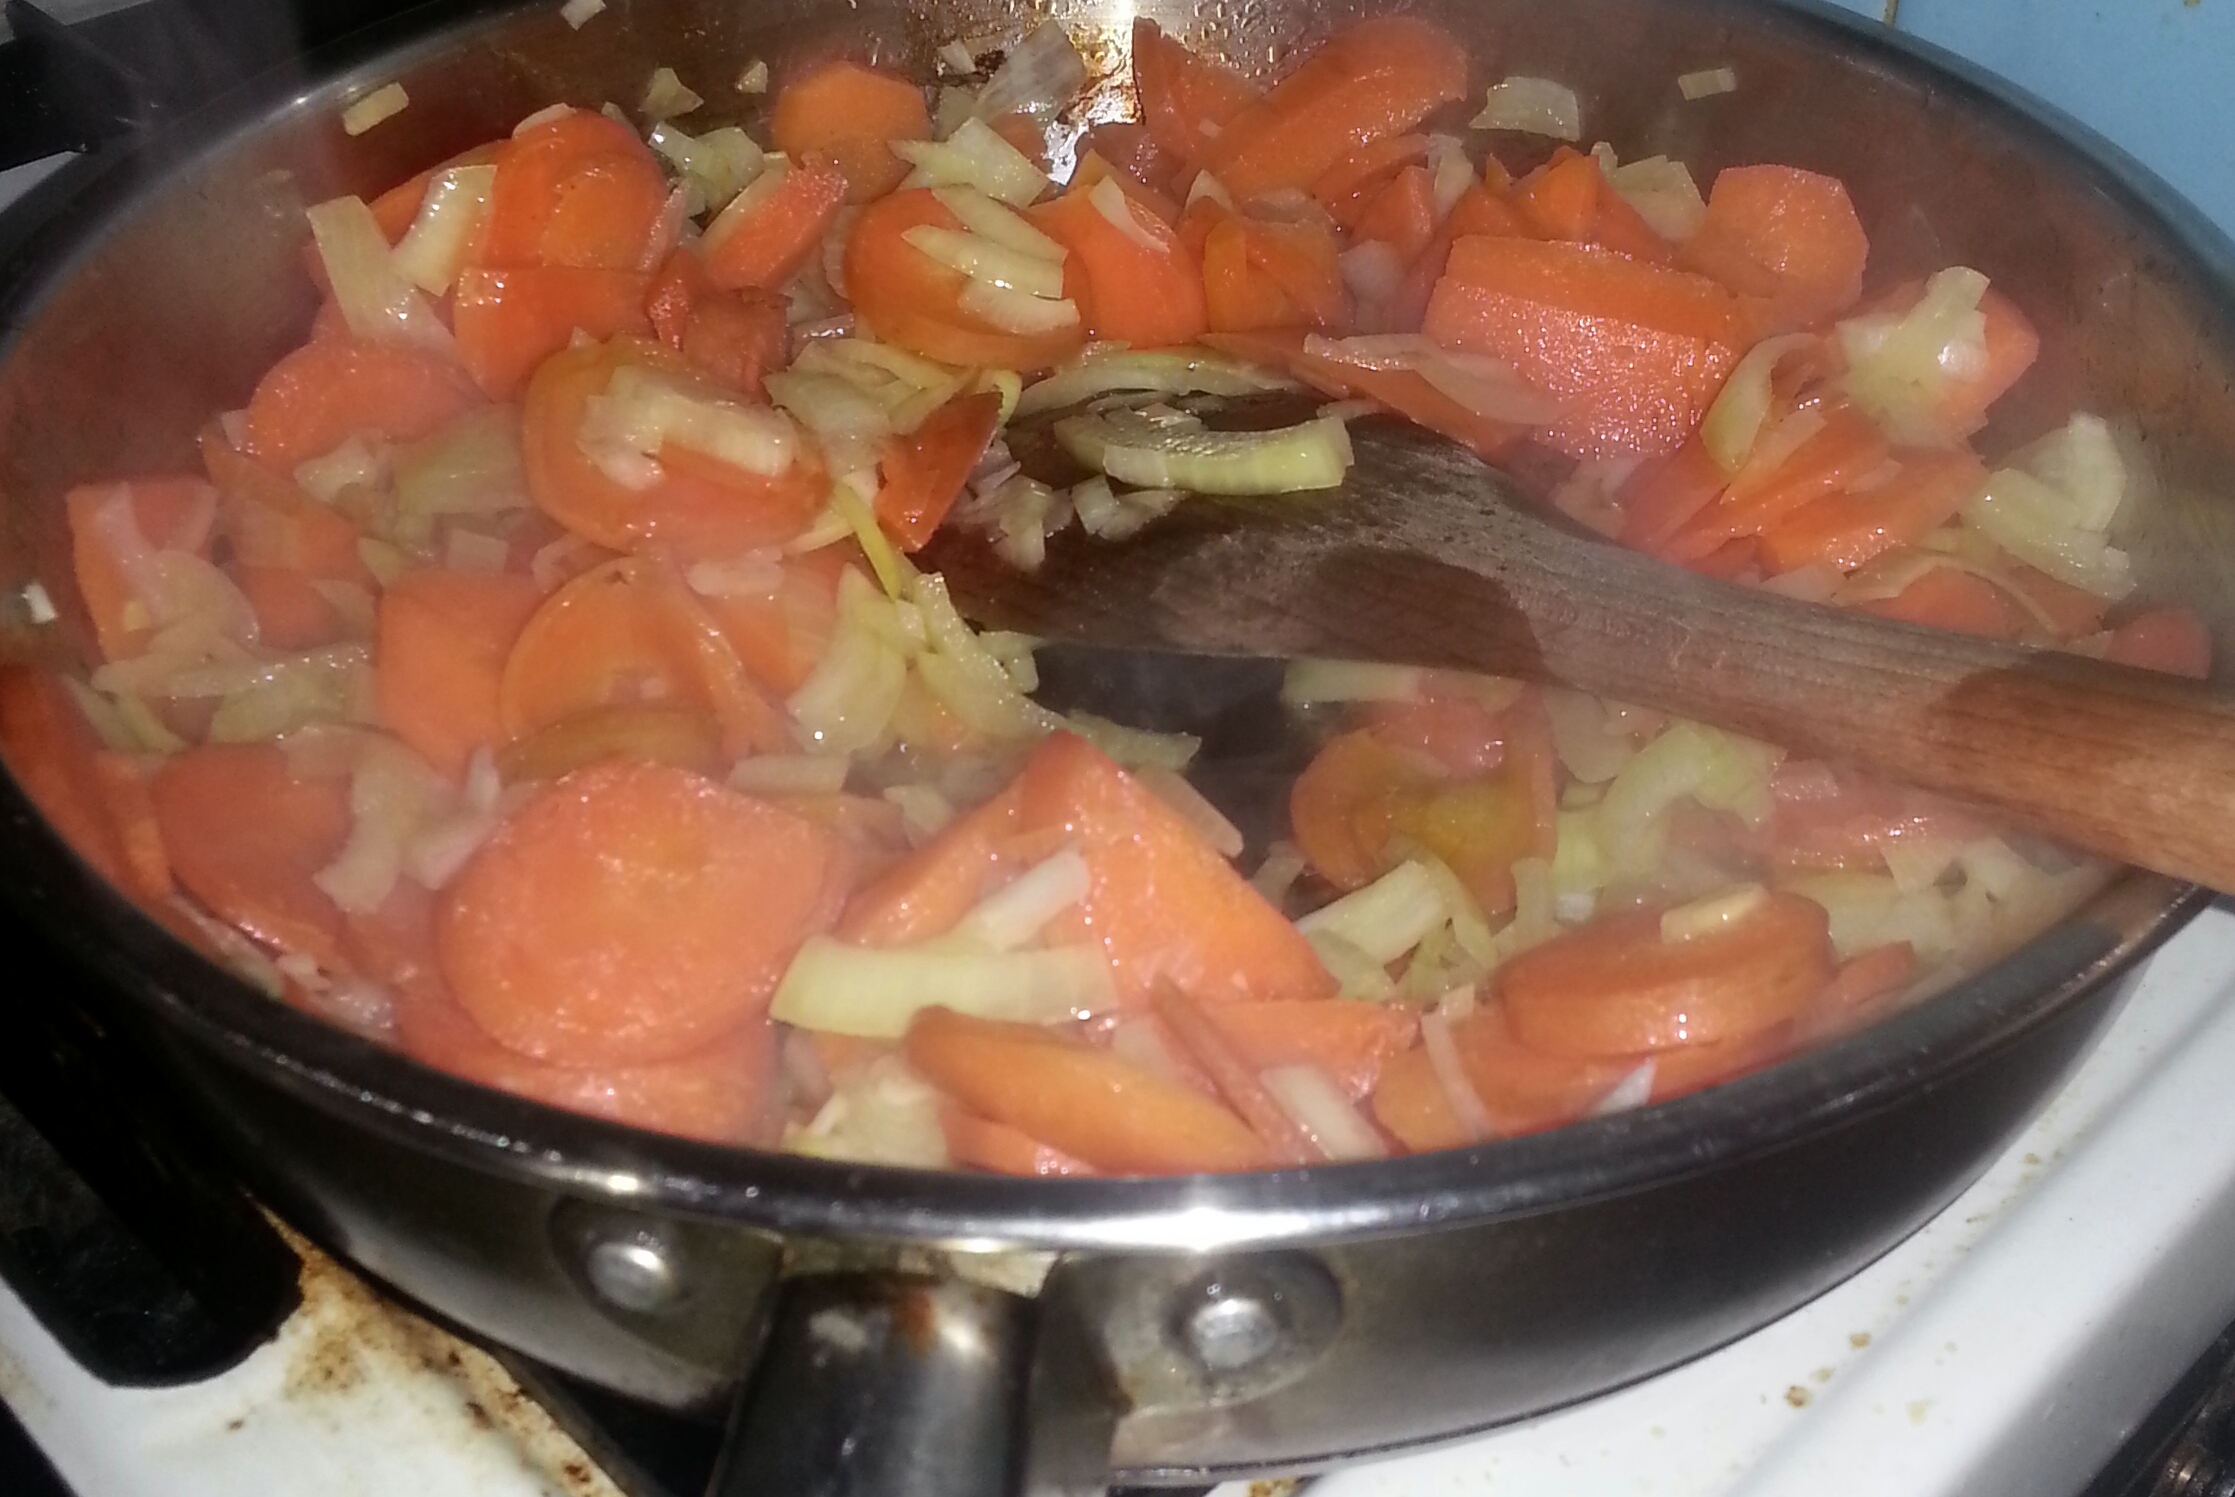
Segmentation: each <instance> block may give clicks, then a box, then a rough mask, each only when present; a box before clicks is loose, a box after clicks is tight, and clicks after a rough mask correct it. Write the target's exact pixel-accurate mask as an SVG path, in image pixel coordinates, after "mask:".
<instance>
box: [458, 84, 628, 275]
mask: <svg viewBox="0 0 2235 1497" xmlns="http://www.w3.org/2000/svg"><path fill="white" fill-rule="evenodd" d="M496 163H497V175H496V183H495V185H494V187H492V188H491V190H490V195H489V222H488V226H487V228H486V229H485V230H484V232H483V235H482V243H481V249H480V253H479V256H478V261H479V263H480V264H483V265H500V266H501V265H571V266H579V267H581V268H583V269H588V270H637V269H639V268H641V262H642V261H643V259H644V257H645V251H646V249H647V248H648V247H649V245H650V244H651V241H652V231H653V228H654V226H655V225H656V224H657V223H658V222H659V217H660V212H661V210H662V209H663V208H664V207H665V206H666V203H667V192H668V189H667V178H666V177H665V176H664V175H663V174H662V173H661V171H660V166H659V162H658V161H656V160H655V159H654V158H653V156H652V151H651V148H650V147H649V146H647V145H645V143H644V142H643V140H642V139H640V138H639V137H638V135H637V133H636V132H635V131H634V130H632V129H630V128H629V127H628V126H627V125H624V124H621V123H619V122H618V121H615V120H610V119H607V118H606V117H605V116H604V115H602V114H599V113H597V112H595V111H593V110H587V109H577V110H572V111H570V112H569V113H566V114H563V115H560V116H558V117H556V118H553V119H547V120H544V121H541V122H540V123H538V124H535V125H531V126H529V127H528V128H527V129H526V130H523V131H520V132H519V133H518V134H516V135H514V136H513V137H512V139H511V140H509V141H507V142H505V143H504V145H503V146H502V147H501V148H500V149H499V151H498V152H497V157H496Z"/></svg>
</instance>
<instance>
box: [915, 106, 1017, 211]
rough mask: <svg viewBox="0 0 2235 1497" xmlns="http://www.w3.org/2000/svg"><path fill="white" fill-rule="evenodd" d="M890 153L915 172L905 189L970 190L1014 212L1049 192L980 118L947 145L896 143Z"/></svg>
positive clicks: (1013, 149)
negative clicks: (953, 188)
mask: <svg viewBox="0 0 2235 1497" xmlns="http://www.w3.org/2000/svg"><path fill="white" fill-rule="evenodd" d="M892 149H893V154H894V155H896V156H898V157H900V159H901V160H903V161H905V162H907V163H908V164H909V165H910V166H911V167H913V168H914V170H913V171H911V172H909V174H908V180H907V181H905V182H903V183H901V186H903V187H971V188H975V189H977V190H978V191H979V192H982V193H984V194H985V195H986V196H987V197H989V198H992V199H993V200H994V201H995V202H997V203H1005V204H1007V205H1008V206H1010V207H1012V208H1022V207H1024V206H1025V205H1026V204H1027V203H1030V202H1032V201H1033V200H1034V199H1036V198H1038V197H1039V196H1040V194H1041V193H1043V192H1045V191H1047V188H1048V178H1047V174H1046V173H1044V172H1042V171H1041V170H1040V168H1039V167H1037V166H1035V165H1033V164H1032V160H1031V158H1030V157H1028V156H1026V155H1025V154H1024V153H1023V152H1022V151H1020V150H1018V149H1017V148H1016V147H1015V146H1013V145H1011V144H1009V142H1008V141H1006V140H1004V139H1002V138H1001V134H1000V132H999V131H997V130H995V129H994V128H993V127H992V126H990V125H988V124H986V122H985V121H983V120H981V119H976V118H971V119H965V120H964V121H963V122H962V123H961V124H959V125H957V126H956V127H955V130H954V133H953V134H951V135H949V136H948V137H947V138H946V139H945V140H938V141H932V140H896V141H894V142H893V143H892Z"/></svg>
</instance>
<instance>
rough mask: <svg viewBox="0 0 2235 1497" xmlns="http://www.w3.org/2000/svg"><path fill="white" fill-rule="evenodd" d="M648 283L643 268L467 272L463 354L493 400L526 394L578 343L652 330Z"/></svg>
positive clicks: (458, 308) (456, 304) (462, 280)
mask: <svg viewBox="0 0 2235 1497" xmlns="http://www.w3.org/2000/svg"><path fill="white" fill-rule="evenodd" d="M648 283H649V278H648V277H647V276H645V275H644V274H643V273H642V272H640V271H636V270H602V269H593V268H588V267H584V266H577V265H509V266H500V267H498V268H495V269H487V270H484V269H475V268H473V267H468V268H467V269H465V270H462V271H460V272H459V273H458V284H457V288H456V289H455V290H454V291H453V292H452V294H451V321H452V325H453V327H454V328H455V330H456V332H457V335H458V357H459V359H460V360H461V361H462V362H463V363H464V364H465V366H466V371H467V372H468V373H469V374H471V375H472V376H473V379H474V383H475V384H477V385H479V386H480V387H481V392H482V393H483V394H484V395H487V396H488V397H489V398H490V399H491V400H508V399H510V398H511V397H512V396H514V395H516V394H518V393H519V390H520V387H521V386H522V385H524V384H526V383H527V380H528V376H529V375H531V374H533V373H534V372H535V367H536V365H538V364H540V363H542V362H543V361H544V360H545V359H546V358H549V357H550V356H551V355H552V354H555V353H557V352H558V351H559V350H560V349H562V348H564V347H566V346H567V344H568V343H570V342H571V341H573V339H574V336H575V334H576V333H577V332H578V331H579V332H582V333H587V334H588V335H589V336H590V337H592V338H597V339H605V338H610V337H612V336H613V335H614V334H616V333H648V332H650V331H651V326H650V324H649V322H648V321H647V320H646V318H645V315H644V292H645V287H646V285H647V284H648Z"/></svg>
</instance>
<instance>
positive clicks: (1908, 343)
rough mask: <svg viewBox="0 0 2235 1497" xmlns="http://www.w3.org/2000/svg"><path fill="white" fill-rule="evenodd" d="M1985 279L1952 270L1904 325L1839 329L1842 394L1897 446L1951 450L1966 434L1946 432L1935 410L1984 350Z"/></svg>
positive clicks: (1932, 283) (1874, 321)
mask: <svg viewBox="0 0 2235 1497" xmlns="http://www.w3.org/2000/svg"><path fill="white" fill-rule="evenodd" d="M1986 290H1987V278H1986V277H1985V276H1983V275H1981V274H1980V273H1979V272H1978V271H1976V270H1972V269H1970V268H1969V267H1967V266H1961V265H1956V266H1950V267H1949V268H1948V269H1946V270H1942V271H1939V272H1937V273H1936V274H1934V275H1933V277H1932V278H1931V279H1930V280H1928V281H1926V282H1925V290H1924V295H1923V296H1921V297H1920V298H1918V301H1917V304H1916V305H1915V306H1914V307H1912V308H1910V309H1909V311H1908V312H1906V313H1904V314H1903V315H1902V316H1900V317H1899V318H1894V319H1888V318H1885V317H1858V318H1849V319H1848V320H1847V321H1845V322H1842V323H1840V324H1839V326H1838V335H1839V341H1840V347H1841V350H1842V352H1844V353H1845V354H1846V357H1847V366H1848V367H1847V373H1846V375H1845V376H1844V377H1843V379H1842V380H1841V387H1842V388H1843V389H1844V390H1845V391H1846V393H1847V395H1848V396H1849V398H1851V399H1852V400H1853V401H1854V402H1855V403H1856V405H1858V406H1860V407H1861V408H1862V409H1863V411H1864V412H1865V413H1866V414H1868V415H1869V416H1871V417H1872V418H1873V419H1874V420H1876V421H1877V422H1878V424H1879V425H1881V426H1883V427H1885V428H1886V431H1887V434H1888V435H1889V436H1891V437H1892V438H1893V439H1894V440H1895V441H1896V442H1901V443H1907V444H1909V445H1912V446H1933V445H1945V444H1947V443H1949V442H1951V441H1954V440H1956V439H1957V438H1959V437H1960V436H1962V435H1963V434H1962V433H1960V432H1951V431H1949V430H1947V423H1946V421H1945V419H1944V418H1942V417H1941V416H1940V415H1939V414H1938V410H1937V407H1938V405H1939V402H1940V397H1941V395H1942V393H1943V392H1944V391H1945V389H1946V388H1947V381H1948V378H1949V375H1950V373H1951V370H1950V368H1949V367H1948V366H1949V364H1950V363H1951V362H1953V363H1954V364H1955V365H1956V366H1957V367H1959V368H1960V367H1962V366H1963V365H1964V364H1965V363H1966V362H1967V361H1969V360H1971V359H1972V358H1973V357H1974V355H1972V354H1970V353H1967V352H1963V351H1961V349H1960V348H1959V345H1977V346H1978V348H1979V349H1980V350H1982V352H1983V350H1984V347H1985V341H1986V319H1985V317H1984V315H1983V314H1982V313H1981V312H1980V311H1979V298H1980V297H1982V296H1984V295H1985V294H1986Z"/></svg>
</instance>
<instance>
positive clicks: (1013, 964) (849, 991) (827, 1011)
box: [768, 936, 1116, 1040]
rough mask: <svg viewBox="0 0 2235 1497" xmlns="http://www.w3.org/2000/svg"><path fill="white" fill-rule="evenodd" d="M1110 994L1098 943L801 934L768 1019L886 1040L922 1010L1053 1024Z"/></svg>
mask: <svg viewBox="0 0 2235 1497" xmlns="http://www.w3.org/2000/svg"><path fill="white" fill-rule="evenodd" d="M1115 1000H1116V990H1115V989H1114V988H1113V987H1112V986H1111V983H1110V964H1109V959H1108V958H1107V957H1105V956H1104V955H1103V954H1102V948H1101V947H1099V946H1051V947H1046V948H1042V949H1037V950H1026V951H989V950H987V949H986V948H984V947H982V946H974V945H972V944H970V943H968V942H967V941H932V942H923V943H919V944H918V945H915V946H896V947H884V948H871V947H863V946H847V945H844V944H842V943H840V942H838V941H834V940H832V939H830V938H829V937H828V936H810V937H808V939H807V942H806V944H805V945H803V946H801V947H800V949H799V954H798V955H797V956H795V957H793V958H792V963H791V965H790V966H789V967H787V968H786V969H785V971H784V976H783V980H782V981H781V982H779V983H778V984H777V985H776V997H775V1000H774V1001H773V1002H772V1003H770V1005H769V1010H768V1012H769V1016H770V1017H771V1018H774V1019H776V1020H778V1021H779V1022H781V1023H785V1024H795V1025H797V1026H799V1027H800V1028H802V1029H815V1030H820V1031H822V1032H823V1033H825V1034H850V1035H856V1036H859V1037H860V1038H862V1039H874V1040H896V1039H899V1038H900V1037H901V1036H902V1035H904V1034H906V1033H907V1032H908V1021H909V1020H910V1019H912V1018H914V1017H915V1015H916V1014H917V1012H918V1011H920V1010H922V1009H926V1008H932V1007H935V1006H936V1007H940V1008H951V1009H953V1010H955V1011H956V1012H957V1013H964V1014H972V1015H975V1016H976V1017H978V1018H981V1019H1003V1020H1007V1021H1009V1022H1012V1023H1020V1024H1059V1023H1062V1022H1063V1021H1065V1020H1067V1019H1070V1018H1073V1017H1075V1016H1078V1015H1083V1014H1090V1013H1098V1012H1101V1011H1103V1010H1106V1009H1108V1008H1110V1007H1111V1006H1112V1005H1113V1003H1114V1002H1115Z"/></svg>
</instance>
